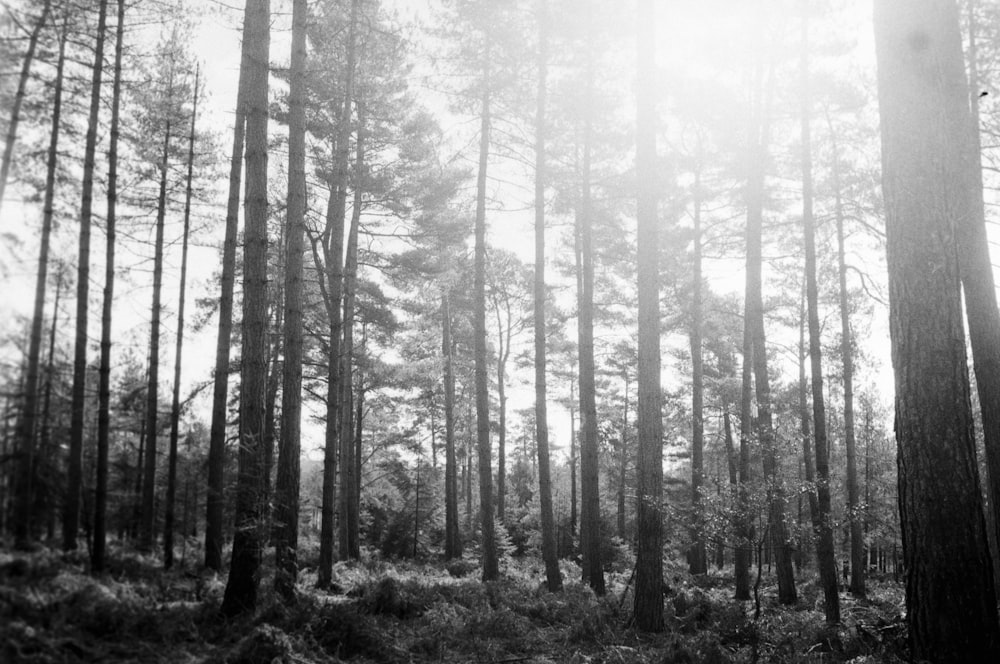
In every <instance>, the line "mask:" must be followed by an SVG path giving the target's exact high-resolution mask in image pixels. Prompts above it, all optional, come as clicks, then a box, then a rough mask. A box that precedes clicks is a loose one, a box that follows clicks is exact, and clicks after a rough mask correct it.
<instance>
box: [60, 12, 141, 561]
mask: <svg viewBox="0 0 1000 664" xmlns="http://www.w3.org/2000/svg"><path fill="white" fill-rule="evenodd" d="M117 4H118V16H117V22H116V24H115V70H114V83H113V87H112V93H111V144H110V146H109V147H108V216H107V221H106V223H105V228H106V230H105V232H106V234H107V245H106V246H107V249H106V252H105V255H106V258H105V261H104V263H105V265H104V303H103V306H102V309H101V366H100V370H99V387H98V391H97V395H98V396H97V400H98V403H97V487H96V492H95V495H94V545H93V547H92V548H91V556H90V569H91V571H92V572H93V573H95V574H99V573H101V572H103V571H104V558H105V555H104V554H105V550H106V548H107V547H106V545H107V511H108V449H109V443H110V436H111V308H112V306H113V304H114V299H115V242H116V235H115V223H116V213H117V206H118V138H119V134H120V132H119V128H118V119H119V112H120V110H121V82H122V54H123V51H124V48H123V41H124V35H125V0H118V3H117ZM59 92H61V90H60V89H59V88H57V91H56V94H57V95H58V94H59ZM53 117H54V121H56V122H58V118H59V111H58V110H56V111H55V113H54V114H53Z"/></svg>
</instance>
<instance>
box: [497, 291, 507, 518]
mask: <svg viewBox="0 0 1000 664" xmlns="http://www.w3.org/2000/svg"><path fill="white" fill-rule="evenodd" d="M495 304H496V316H497V402H498V403H497V406H498V408H499V411H500V412H499V421H498V423H497V424H498V426H497V520H498V521H499V522H500V523H503V522H504V514H505V513H506V511H507V504H506V497H507V359H508V358H509V357H510V310H509V309H508V311H507V329H506V332H507V333H506V334H504V325H503V323H502V322H501V320H500V303H499V301H498V302H495Z"/></svg>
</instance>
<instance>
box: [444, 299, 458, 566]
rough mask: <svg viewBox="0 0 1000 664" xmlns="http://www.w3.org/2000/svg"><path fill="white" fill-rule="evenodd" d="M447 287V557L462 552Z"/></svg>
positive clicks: (445, 448) (445, 365)
mask: <svg viewBox="0 0 1000 664" xmlns="http://www.w3.org/2000/svg"><path fill="white" fill-rule="evenodd" d="M450 299H451V298H450V297H449V296H448V291H447V289H442V292H441V355H442V357H443V358H444V445H445V447H444V509H445V541H444V548H445V551H444V557H445V558H446V559H448V560H451V559H453V558H460V557H461V556H462V537H461V535H460V533H459V531H458V464H457V461H456V456H455V369H454V365H453V361H454V358H453V344H452V342H451V302H450Z"/></svg>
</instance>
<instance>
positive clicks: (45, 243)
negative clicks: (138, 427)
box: [0, 2, 67, 548]
mask: <svg viewBox="0 0 1000 664" xmlns="http://www.w3.org/2000/svg"><path fill="white" fill-rule="evenodd" d="M48 10H49V3H48V2H46V3H45V9H44V13H48ZM43 18H44V16H43ZM40 25H41V21H40V22H39V26H40ZM36 30H37V29H36ZM66 32H67V28H66V25H65V23H64V24H63V28H62V32H61V33H60V36H59V59H58V61H57V63H56V81H55V86H56V89H55V99H54V100H53V103H52V129H51V131H50V134H49V152H48V159H47V163H46V173H45V202H44V207H43V213H42V236H41V240H40V243H39V244H40V247H39V249H38V273H37V276H36V277H35V306H34V312H33V315H32V317H31V333H30V338H29V342H28V357H27V371H26V372H25V385H24V396H25V400H24V412H23V413H22V415H21V420H20V431H19V432H18V441H17V443H18V445H19V447H20V449H19V450H18V460H19V463H18V470H17V474H16V475H15V478H14V486H15V487H16V493H17V496H16V500H15V505H16V513H15V518H14V539H15V545H16V546H17V548H27V547H28V545H29V543H30V539H31V508H32V505H33V504H34V492H35V484H36V483H37V479H38V478H37V466H36V463H35V450H34V441H35V412H36V410H37V408H38V404H37V401H38V381H39V366H40V364H41V351H42V319H43V318H44V315H45V312H44V309H45V291H46V287H47V285H48V275H49V245H50V243H51V237H52V219H53V198H54V196H55V187H56V165H57V164H58V160H59V152H58V148H59V122H60V115H61V111H62V90H63V70H64V67H65V63H66ZM33 37H37V35H36V34H34V33H33ZM30 49H31V50H33V49H34V44H32V45H31V47H30ZM12 140H13V139H12V138H11V137H9V138H8V141H12ZM2 198H3V196H2V193H0V201H2ZM53 325H54V321H53ZM53 329H54V328H53ZM49 382H50V383H51V380H50V381H49ZM43 426H45V425H44V424H43ZM44 451H45V450H44V449H43V453H44ZM4 516H6V515H4Z"/></svg>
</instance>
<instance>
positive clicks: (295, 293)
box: [274, 0, 307, 602]
mask: <svg viewBox="0 0 1000 664" xmlns="http://www.w3.org/2000/svg"><path fill="white" fill-rule="evenodd" d="M306 21H307V10H306V2H305V0H295V1H294V2H293V4H292V53H291V71H290V85H289V93H288V209H287V213H286V214H287V226H288V231H287V240H286V245H285V274H284V279H285V289H284V290H285V323H284V330H283V337H284V350H285V364H284V372H283V373H282V383H281V443H280V445H279V447H278V479H277V485H276V488H275V492H274V493H275V501H274V505H275V509H274V525H275V527H274V532H275V535H276V537H275V542H274V552H275V559H274V567H275V574H274V589H275V591H276V592H277V593H278V595H279V596H280V597H281V598H282V599H283V600H285V601H286V602H289V601H292V600H294V598H295V580H296V578H297V577H298V558H297V551H298V543H299V456H300V452H299V450H300V437H301V431H302V299H303V284H302V277H303V271H304V268H303V254H304V253H305V212H306V121H305V92H306V89H305V88H306V58H307V53H306Z"/></svg>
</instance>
